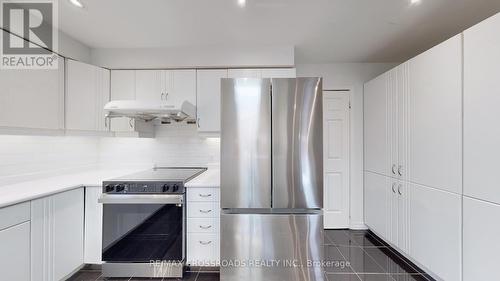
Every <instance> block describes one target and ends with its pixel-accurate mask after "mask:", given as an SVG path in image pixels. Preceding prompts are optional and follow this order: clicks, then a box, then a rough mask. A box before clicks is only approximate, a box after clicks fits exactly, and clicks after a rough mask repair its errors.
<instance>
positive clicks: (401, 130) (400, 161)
mask: <svg viewBox="0 0 500 281" xmlns="http://www.w3.org/2000/svg"><path fill="white" fill-rule="evenodd" d="M396 72H397V78H396V79H397V86H396V89H397V94H396V95H397V103H396V104H395V106H396V107H397V109H395V112H396V117H395V119H394V122H395V123H396V124H397V125H396V126H397V131H396V132H394V134H395V135H396V136H397V139H395V138H393V140H394V141H396V142H395V143H394V145H393V148H394V150H395V151H394V152H393V153H394V154H397V162H395V163H396V164H397V167H396V169H395V171H396V176H397V177H398V178H399V179H401V180H407V179H408V172H407V170H408V102H409V99H408V91H409V90H408V87H409V64H408V63H404V64H402V65H400V66H398V67H397V68H396ZM391 172H392V171H391Z"/></svg>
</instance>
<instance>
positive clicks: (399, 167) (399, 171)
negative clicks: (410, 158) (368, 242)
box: [398, 165, 403, 176]
mask: <svg viewBox="0 0 500 281" xmlns="http://www.w3.org/2000/svg"><path fill="white" fill-rule="evenodd" d="M402 170H403V166H402V165H399V166H398V175H400V176H402V175H403V171H402Z"/></svg>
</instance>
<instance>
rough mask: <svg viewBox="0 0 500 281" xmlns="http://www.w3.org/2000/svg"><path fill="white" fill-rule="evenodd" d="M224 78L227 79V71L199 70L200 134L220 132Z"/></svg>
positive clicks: (198, 121)
mask: <svg viewBox="0 0 500 281" xmlns="http://www.w3.org/2000/svg"><path fill="white" fill-rule="evenodd" d="M222 78H227V70H226V69H210V70H198V73H197V87H198V91H197V113H198V120H197V123H198V131H199V132H207V133H218V132H220V102H221V101H220V95H221V79H222Z"/></svg>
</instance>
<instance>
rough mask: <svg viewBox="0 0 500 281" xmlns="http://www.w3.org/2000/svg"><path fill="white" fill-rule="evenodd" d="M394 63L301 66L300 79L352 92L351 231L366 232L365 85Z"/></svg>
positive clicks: (298, 69) (330, 88)
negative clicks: (318, 79) (317, 80)
mask: <svg viewBox="0 0 500 281" xmlns="http://www.w3.org/2000/svg"><path fill="white" fill-rule="evenodd" d="M396 65H397V64H395V63H335V64H299V65H297V76H309V77H310V76H320V77H323V89H325V90H339V89H349V90H350V91H351V107H352V109H351V116H350V118H351V153H350V156H351V165H350V174H351V175H350V180H351V192H350V193H351V196H350V197H351V202H350V208H351V210H350V215H351V228H365V225H364V218H363V85H364V83H365V82H367V81H369V80H371V79H372V78H375V77H376V76H378V75H379V74H382V73H384V72H385V71H387V70H389V69H390V68H392V67H394V66H396Z"/></svg>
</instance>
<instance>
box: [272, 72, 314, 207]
mask: <svg viewBox="0 0 500 281" xmlns="http://www.w3.org/2000/svg"><path fill="white" fill-rule="evenodd" d="M272 87H273V88H272V131H273V136H272V142H273V144H272V149H273V156H272V158H273V164H272V169H273V174H272V177H273V208H284V209H321V208H323V94H322V91H323V89H322V79H321V78H296V79H272Z"/></svg>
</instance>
